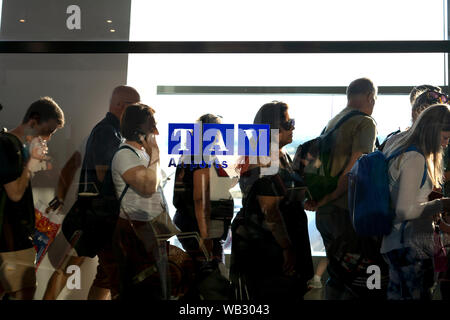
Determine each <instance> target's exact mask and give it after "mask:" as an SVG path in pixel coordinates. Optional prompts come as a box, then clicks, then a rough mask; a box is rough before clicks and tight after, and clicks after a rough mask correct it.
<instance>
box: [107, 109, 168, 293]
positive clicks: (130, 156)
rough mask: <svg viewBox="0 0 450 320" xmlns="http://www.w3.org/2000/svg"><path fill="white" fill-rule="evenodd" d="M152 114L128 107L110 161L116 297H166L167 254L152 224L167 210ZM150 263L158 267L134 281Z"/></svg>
mask: <svg viewBox="0 0 450 320" xmlns="http://www.w3.org/2000/svg"><path fill="white" fill-rule="evenodd" d="M154 113H155V111H154V110H153V109H152V108H150V107H149V106H146V105H144V104H135V105H131V106H129V107H127V109H126V110H125V112H124V114H123V116H122V119H121V124H120V131H121V134H122V136H123V137H124V138H125V139H126V140H125V142H124V143H122V144H121V146H120V147H119V150H118V151H117V152H116V154H115V156H114V158H113V161H112V177H113V182H114V186H115V189H116V194H117V197H118V198H119V199H120V197H121V196H122V201H121V209H120V214H119V218H118V221H117V226H116V232H115V236H114V246H115V250H116V256H117V259H118V262H119V276H120V289H119V292H120V296H119V299H124V300H128V299H133V300H135V299H139V300H141V299H146V300H160V299H166V298H167V290H166V286H165V271H164V270H165V268H166V267H167V256H166V255H165V253H164V252H163V250H161V249H160V248H161V246H160V244H161V242H159V240H158V239H157V231H155V230H154V229H153V227H152V224H150V221H153V220H154V219H156V218H158V217H159V216H160V215H161V214H166V209H165V208H167V205H166V200H165V198H164V194H163V190H162V187H161V185H160V180H161V172H160V169H159V148H158V145H157V143H156V139H155V135H157V134H158V129H157V128H156V121H155V118H154V117H153V114H154ZM127 186H128V188H127ZM124 190H126V191H124ZM167 217H168V216H167ZM168 219H169V220H170V217H168ZM149 266H155V267H156V269H155V272H154V273H153V275H152V276H148V277H143V279H139V280H138V281H137V283H136V279H135V276H137V275H138V274H140V273H141V272H142V271H143V270H145V269H146V268H148V267H149Z"/></svg>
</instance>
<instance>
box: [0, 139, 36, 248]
mask: <svg viewBox="0 0 450 320" xmlns="http://www.w3.org/2000/svg"><path fill="white" fill-rule="evenodd" d="M27 157H28V156H27V153H26V152H25V149H24V146H23V144H22V142H21V141H20V140H19V139H18V138H17V137H16V136H14V135H12V134H9V133H2V134H0V204H1V199H4V201H5V202H4V210H3V214H0V216H1V217H0V224H1V226H2V227H1V229H0V252H7V251H18V250H24V249H28V248H31V247H32V246H33V244H32V242H31V235H32V233H33V230H34V223H35V221H34V205H33V194H32V191H31V184H30V183H28V186H27V188H26V189H25V192H24V194H23V196H22V198H21V199H20V200H19V201H18V202H14V201H12V200H10V199H9V198H8V196H7V194H6V191H5V189H4V187H3V185H5V184H8V183H10V182H13V181H14V180H16V179H18V178H19V177H20V176H21V175H22V172H23V164H24V163H26V161H27ZM0 209H1V208H0Z"/></svg>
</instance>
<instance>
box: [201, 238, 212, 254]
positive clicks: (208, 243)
mask: <svg viewBox="0 0 450 320" xmlns="http://www.w3.org/2000/svg"><path fill="white" fill-rule="evenodd" d="M200 248H205V250H206V252H208V256H209V257H210V258H211V257H212V252H213V240H212V239H204V238H200ZM202 250H203V249H202Z"/></svg>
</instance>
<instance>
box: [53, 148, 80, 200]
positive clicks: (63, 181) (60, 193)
mask: <svg viewBox="0 0 450 320" xmlns="http://www.w3.org/2000/svg"><path fill="white" fill-rule="evenodd" d="M80 166H81V153H80V152H79V151H75V152H74V153H73V154H72V156H71V157H70V159H69V160H67V162H66V164H65V165H64V167H63V168H62V170H61V174H60V176H59V179H58V186H57V188H56V197H57V198H58V199H59V200H60V201H63V200H64V199H65V198H66V195H67V192H68V191H69V187H70V185H71V184H72V181H73V177H74V176H75V172H76V171H77V169H78V168H79V167H80Z"/></svg>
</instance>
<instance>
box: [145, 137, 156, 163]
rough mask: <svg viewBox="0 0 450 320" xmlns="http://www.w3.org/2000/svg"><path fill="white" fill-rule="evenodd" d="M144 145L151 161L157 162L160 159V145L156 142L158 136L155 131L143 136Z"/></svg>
mask: <svg viewBox="0 0 450 320" xmlns="http://www.w3.org/2000/svg"><path fill="white" fill-rule="evenodd" d="M141 143H142V146H143V147H144V149H145V152H147V154H148V155H149V156H150V161H151V162H155V161H158V160H159V147H158V144H157V143H156V137H155V135H154V134H153V133H149V134H147V135H146V136H145V137H142V138H141Z"/></svg>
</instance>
